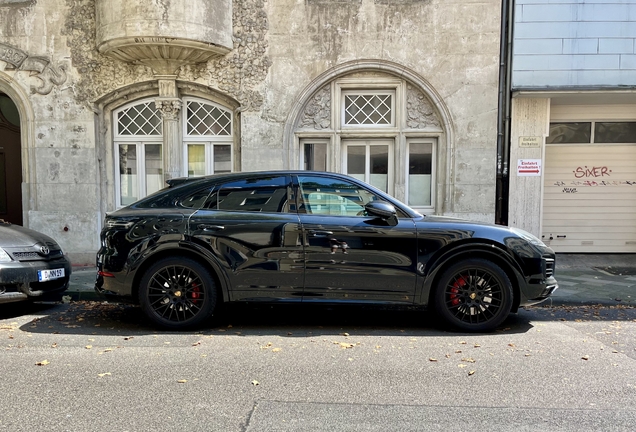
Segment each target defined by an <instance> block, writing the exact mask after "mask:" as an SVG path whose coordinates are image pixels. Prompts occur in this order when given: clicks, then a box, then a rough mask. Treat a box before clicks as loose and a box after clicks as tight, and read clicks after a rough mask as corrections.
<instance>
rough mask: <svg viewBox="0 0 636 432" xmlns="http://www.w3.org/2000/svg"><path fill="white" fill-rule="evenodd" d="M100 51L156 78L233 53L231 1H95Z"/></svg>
mask: <svg viewBox="0 0 636 432" xmlns="http://www.w3.org/2000/svg"><path fill="white" fill-rule="evenodd" d="M95 12H96V21H97V23H96V24H97V25H96V28H97V35H96V38H97V49H98V50H99V52H101V53H102V54H105V55H108V56H111V57H114V58H116V59H119V60H122V61H125V62H129V63H134V64H144V65H146V66H149V67H151V68H152V69H153V70H154V71H155V73H156V74H157V75H174V74H176V72H177V70H178V69H179V68H180V67H181V66H184V65H188V64H195V63H202V62H206V61H208V60H210V59H212V58H214V57H218V56H221V55H224V54H227V53H228V52H229V51H230V50H231V49H232V0H170V1H168V0H135V1H130V0H96V2H95Z"/></svg>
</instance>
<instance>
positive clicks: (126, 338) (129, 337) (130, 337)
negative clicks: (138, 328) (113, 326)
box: [124, 336, 134, 340]
mask: <svg viewBox="0 0 636 432" xmlns="http://www.w3.org/2000/svg"><path fill="white" fill-rule="evenodd" d="M132 338H134V336H126V337H125V338H124V340H131V339H132Z"/></svg>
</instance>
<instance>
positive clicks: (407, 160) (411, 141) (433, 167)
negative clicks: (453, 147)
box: [404, 137, 437, 213]
mask: <svg viewBox="0 0 636 432" xmlns="http://www.w3.org/2000/svg"><path fill="white" fill-rule="evenodd" d="M411 144H431V204H430V205H428V206H418V205H411V204H409V188H410V184H409V176H410V174H409V163H410V156H411ZM436 161H437V139H435V138H416V137H415V138H408V139H407V140H406V152H405V161H404V176H405V180H404V189H405V190H404V198H405V199H404V202H405V203H406V204H407V205H408V206H409V207H411V208H413V209H416V210H424V211H426V212H427V213H434V212H435V202H436V191H437V163H436Z"/></svg>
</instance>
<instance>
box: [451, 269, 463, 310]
mask: <svg viewBox="0 0 636 432" xmlns="http://www.w3.org/2000/svg"><path fill="white" fill-rule="evenodd" d="M466 283H467V282H466V279H464V277H463V276H460V277H459V279H457V280H456V281H455V283H453V286H452V287H451V290H450V292H451V295H450V298H451V304H452V305H453V306H457V305H458V304H460V303H461V299H460V297H459V289H460V288H461V287H463V286H465V285H466Z"/></svg>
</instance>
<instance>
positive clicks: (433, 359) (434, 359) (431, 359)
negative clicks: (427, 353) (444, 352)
mask: <svg viewBox="0 0 636 432" xmlns="http://www.w3.org/2000/svg"><path fill="white" fill-rule="evenodd" d="M428 361H431V362H436V361H437V359H436V358H433V357H431V358H429V359H428Z"/></svg>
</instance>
